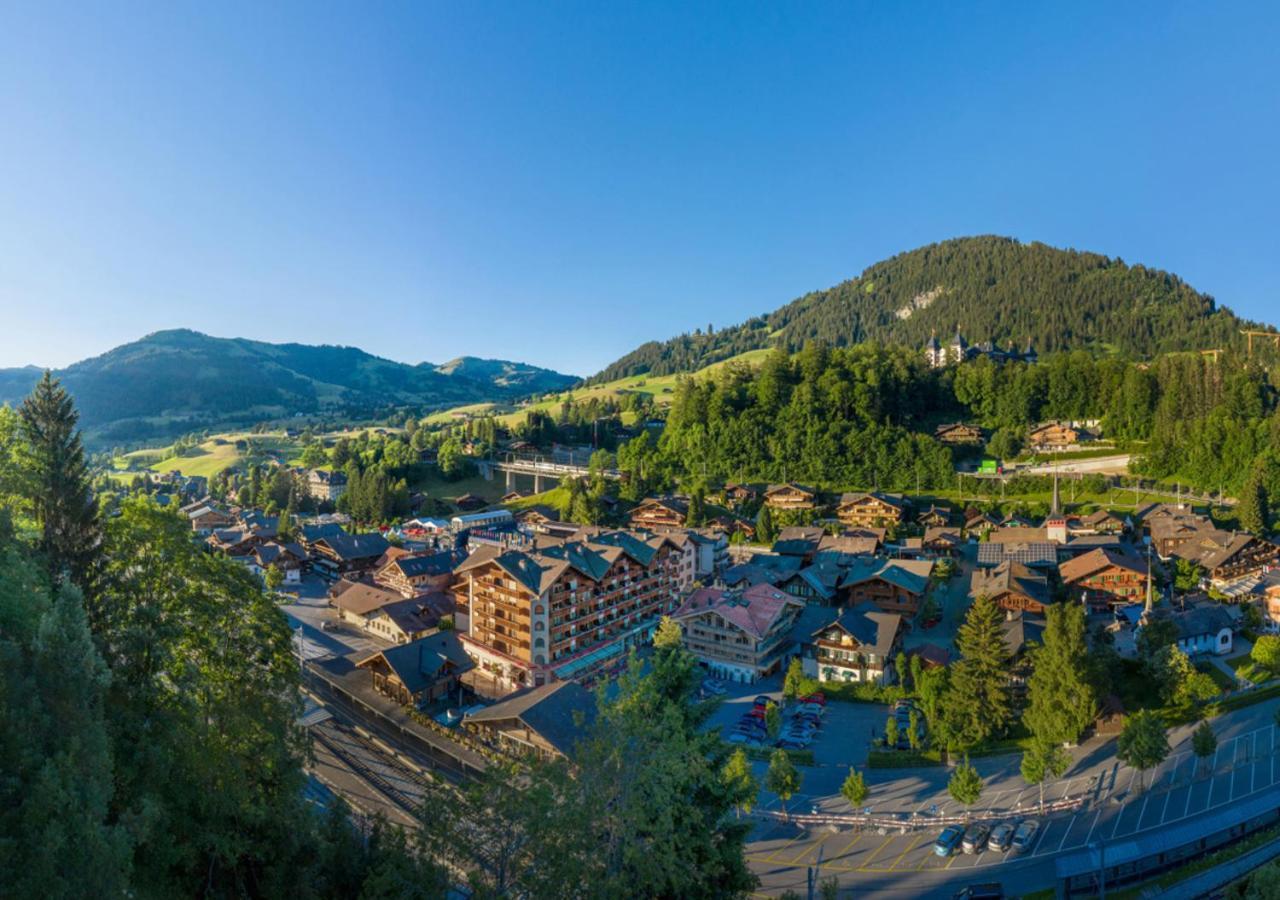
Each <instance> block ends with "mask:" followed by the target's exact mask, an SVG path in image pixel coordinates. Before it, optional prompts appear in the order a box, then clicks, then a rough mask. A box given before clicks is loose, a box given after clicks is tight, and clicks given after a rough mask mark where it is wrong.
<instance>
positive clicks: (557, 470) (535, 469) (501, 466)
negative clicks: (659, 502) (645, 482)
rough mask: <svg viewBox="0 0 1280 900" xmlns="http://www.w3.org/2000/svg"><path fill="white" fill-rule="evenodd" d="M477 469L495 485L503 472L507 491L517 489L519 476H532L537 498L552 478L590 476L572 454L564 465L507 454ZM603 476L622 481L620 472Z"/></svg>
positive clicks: (609, 471) (603, 471)
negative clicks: (544, 480) (547, 479)
mask: <svg viewBox="0 0 1280 900" xmlns="http://www.w3.org/2000/svg"><path fill="white" fill-rule="evenodd" d="M476 468H478V469H479V470H480V474H481V475H482V476H484V480H485V481H493V478H494V475H495V474H496V473H498V472H501V473H502V474H503V475H505V476H506V479H507V490H508V491H510V490H513V489H514V488H515V480H516V476H518V475H526V476H529V477H531V478H533V492H534V493H535V494H541V493H542V492H543V490H544V489H545V484H544V482H543V479H544V478H551V479H553V480H555V481H557V482H558V481H559V480H560V479H561V478H563V477H564V476H566V475H570V476H572V477H574V478H585V477H587V475H588V474H589V473H590V469H589V468H588V467H587V466H586V465H585V463H584V462H583V461H581V460H579V459H577V458H575V457H574V456H573V455H572V454H568V455H567V457H566V459H565V461H561V460H560V459H557V458H547V457H545V456H534V455H526V454H518V453H508V454H505V455H504V456H503V458H501V459H482V460H480V461H479V462H477V463H476ZM600 474H601V475H603V476H604V477H605V478H611V479H614V480H617V479H619V478H621V477H622V472H621V471H619V470H618V469H601V470H600Z"/></svg>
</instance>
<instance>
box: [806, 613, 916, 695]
mask: <svg viewBox="0 0 1280 900" xmlns="http://www.w3.org/2000/svg"><path fill="white" fill-rule="evenodd" d="M901 636H902V616H900V615H898V614H897V613H891V612H884V611H883V610H881V609H880V608H879V607H878V606H876V605H875V604H873V603H866V604H862V605H860V606H856V607H854V608H852V609H847V610H845V611H844V612H842V613H840V615H839V616H838V617H837V618H836V619H835V620H834V621H833V622H831V623H830V624H827V625H824V626H822V627H821V628H819V629H817V630H816V631H815V632H814V633H813V634H812V635H811V636H810V637H809V639H808V641H807V642H806V644H805V645H802V647H801V666H802V667H803V668H804V669H805V670H806V674H808V675H810V676H811V677H814V678H817V679H818V681H820V682H827V681H836V682H867V681H871V682H880V683H883V682H884V680H885V675H886V674H887V673H888V672H889V671H890V666H891V664H892V661H893V657H894V654H895V653H896V651H897V649H898V647H899V645H900V643H901ZM899 674H901V673H899Z"/></svg>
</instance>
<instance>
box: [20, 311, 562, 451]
mask: <svg viewBox="0 0 1280 900" xmlns="http://www.w3.org/2000/svg"><path fill="white" fill-rule="evenodd" d="M41 371H42V370H41V369H39V368H37V367H33V366H25V367H21V368H12V369H0V402H17V401H20V400H21V399H22V397H24V396H25V395H26V394H27V393H28V392H29V391H30V390H31V387H32V385H33V384H34V382H35V380H36V379H37V378H38V377H39V373H40V372H41ZM54 374H55V376H56V377H58V378H59V379H60V380H61V381H62V382H63V384H64V385H66V387H67V389H68V390H69V391H70V392H71V393H72V395H73V396H74V397H75V399H76V404H77V406H78V408H79V409H80V412H81V420H82V422H83V424H84V426H85V428H86V431H87V432H89V434H90V436H91V437H96V438H99V439H101V440H113V441H115V440H120V441H123V440H125V439H136V438H139V437H147V438H150V437H157V436H164V435H171V434H175V433H182V432H185V431H192V430H198V429H202V428H206V427H213V426H220V425H228V424H233V423H251V422H253V421H261V420H263V419H270V418H279V417H283V416H292V415H295V414H297V413H303V414H333V415H348V416H356V415H368V414H372V413H374V412H376V411H379V410H385V409H387V408H390V407H395V406H414V407H422V408H435V407H438V406H444V405H449V404H454V403H469V402H479V401H488V400H510V399H516V398H519V397H523V396H526V395H529V394H536V393H542V392H545V391H552V390H561V389H563V388H567V387H569V386H571V385H573V384H576V383H577V382H578V381H579V379H578V378H577V377H576V376H571V375H563V374H561V373H559V372H553V371H552V370H550V369H542V368H539V367H537V366H530V365H526V364H523V363H516V362H511V361H509V360H483V359H479V358H477V357H459V358H458V359H457V360H453V361H451V362H450V363H449V364H445V366H437V365H435V364H433V363H425V362H424V363H417V364H408V363H401V362H395V361H393V360H389V359H385V358H383V357H379V356H375V355H373V354H370V353H367V352H365V351H364V350H361V349H359V348H357V347H347V346H337V345H330V344H322V345H309V344H299V343H284V344H273V343H269V342H266V341H256V340H251V339H248V338H220V337H211V336H209V335H206V334H202V333H201V332H198V331H194V330H192V329H187V328H178V329H168V330H163V331H156V332H152V333H150V334H148V335H145V336H143V337H142V338H139V339H138V340H136V341H132V342H130V343H127V344H122V345H120V346H119V347H114V348H112V349H111V350H108V351H107V352H105V353H102V354H99V355H98V356H94V357H90V358H88V359H84V360H80V361H79V362H75V363H72V364H71V365H69V366H66V367H64V368H61V369H57V370H55V371H54Z"/></svg>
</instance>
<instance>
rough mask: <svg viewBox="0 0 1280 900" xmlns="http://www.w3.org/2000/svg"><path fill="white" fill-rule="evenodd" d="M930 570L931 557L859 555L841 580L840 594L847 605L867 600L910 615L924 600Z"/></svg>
mask: <svg viewBox="0 0 1280 900" xmlns="http://www.w3.org/2000/svg"><path fill="white" fill-rule="evenodd" d="M932 572H933V561H932V560H926V559H921V560H908V559H882V558H879V557H874V556H872V557H858V558H855V559H854V560H852V561H851V565H850V566H849V567H848V570H847V571H846V573H845V577H844V579H843V580H842V581H841V582H840V590H841V595H842V598H843V600H844V602H845V603H847V604H848V605H850V606H861V605H862V604H863V603H867V602H870V603H874V604H875V605H876V606H878V607H879V608H880V609H882V610H884V611H885V612H896V613H900V614H901V615H903V616H906V617H907V618H910V617H912V616H914V615H915V614H916V613H917V612H919V610H920V604H921V603H923V602H924V597H925V594H926V593H927V592H928V590H929V576H930V575H931V574H932Z"/></svg>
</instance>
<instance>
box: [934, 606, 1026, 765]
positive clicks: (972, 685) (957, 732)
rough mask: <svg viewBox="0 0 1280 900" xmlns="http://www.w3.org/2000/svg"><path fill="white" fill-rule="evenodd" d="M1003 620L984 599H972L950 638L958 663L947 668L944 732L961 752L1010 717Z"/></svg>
mask: <svg viewBox="0 0 1280 900" xmlns="http://www.w3.org/2000/svg"><path fill="white" fill-rule="evenodd" d="M1003 618H1004V617H1003V614H1002V613H1001V611H1000V607H998V606H996V604H995V603H994V602H993V601H992V600H991V599H990V598H989V597H978V598H977V599H975V600H974V601H973V605H972V606H970V607H969V612H968V614H967V615H966V616H965V620H964V624H962V625H961V626H960V629H959V631H958V632H957V634H956V647H957V649H958V650H959V651H960V660H959V661H958V662H957V663H956V664H955V665H954V666H952V667H951V683H950V686H949V687H948V690H947V706H946V719H947V726H948V727H947V730H948V731H949V733H950V734H951V736H952V739H953V740H954V741H955V742H956V743H957V744H958V746H960V747H961V748H962V749H968V748H970V747H975V746H978V745H979V744H982V743H983V742H984V741H986V740H988V739H989V738H991V737H994V736H995V735H997V734H1000V733H1001V732H1003V731H1004V729H1005V727H1006V726H1007V725H1008V723H1009V719H1010V717H1011V716H1012V712H1013V710H1012V703H1011V700H1010V697H1009V651H1008V649H1007V648H1006V646H1005V642H1004V631H1003V628H1002V626H1001V623H1002V621H1003Z"/></svg>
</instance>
